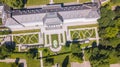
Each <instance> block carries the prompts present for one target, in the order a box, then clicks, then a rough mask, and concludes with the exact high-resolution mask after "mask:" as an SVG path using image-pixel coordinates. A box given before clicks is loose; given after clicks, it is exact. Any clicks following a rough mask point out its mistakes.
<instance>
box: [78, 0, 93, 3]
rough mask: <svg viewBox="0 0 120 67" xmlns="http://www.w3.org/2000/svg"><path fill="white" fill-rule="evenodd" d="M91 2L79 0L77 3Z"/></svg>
mask: <svg viewBox="0 0 120 67" xmlns="http://www.w3.org/2000/svg"><path fill="white" fill-rule="evenodd" d="M86 2H91V0H79V3H86Z"/></svg>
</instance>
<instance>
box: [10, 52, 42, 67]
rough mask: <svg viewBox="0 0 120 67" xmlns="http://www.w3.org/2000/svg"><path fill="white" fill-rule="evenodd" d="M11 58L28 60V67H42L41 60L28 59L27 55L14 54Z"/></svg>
mask: <svg viewBox="0 0 120 67" xmlns="http://www.w3.org/2000/svg"><path fill="white" fill-rule="evenodd" d="M10 58H13V59H16V58H20V59H26V61H27V66H28V67H40V60H39V59H31V58H28V56H27V54H26V53H13V54H11V56H10Z"/></svg>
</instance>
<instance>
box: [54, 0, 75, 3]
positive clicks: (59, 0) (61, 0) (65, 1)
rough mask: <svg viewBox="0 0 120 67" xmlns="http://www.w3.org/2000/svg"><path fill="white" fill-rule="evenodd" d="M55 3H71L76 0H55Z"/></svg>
mask: <svg viewBox="0 0 120 67" xmlns="http://www.w3.org/2000/svg"><path fill="white" fill-rule="evenodd" d="M53 1H54V2H55V3H69V2H76V0H53Z"/></svg>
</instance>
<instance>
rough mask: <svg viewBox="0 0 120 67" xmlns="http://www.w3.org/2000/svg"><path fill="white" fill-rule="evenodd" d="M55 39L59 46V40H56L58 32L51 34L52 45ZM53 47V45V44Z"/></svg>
mask: <svg viewBox="0 0 120 67" xmlns="http://www.w3.org/2000/svg"><path fill="white" fill-rule="evenodd" d="M54 40H56V41H57V44H58V46H59V40H58V34H52V35H51V41H52V45H53V41H54ZM53 47H54V46H53Z"/></svg>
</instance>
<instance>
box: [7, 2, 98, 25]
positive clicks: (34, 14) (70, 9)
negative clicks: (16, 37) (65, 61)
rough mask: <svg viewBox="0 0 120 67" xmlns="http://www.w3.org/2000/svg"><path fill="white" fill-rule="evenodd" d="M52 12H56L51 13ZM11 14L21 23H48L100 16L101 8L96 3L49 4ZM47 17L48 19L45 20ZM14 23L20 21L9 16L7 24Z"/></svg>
mask: <svg viewBox="0 0 120 67" xmlns="http://www.w3.org/2000/svg"><path fill="white" fill-rule="evenodd" d="M48 7H49V8H48ZM51 12H52V13H56V14H54V15H50V13H51ZM48 14H49V15H48ZM11 15H12V17H13V18H14V19H15V20H17V21H18V22H19V23H35V22H42V23H43V22H44V21H45V22H46V23H47V24H53V23H52V22H54V23H55V22H56V23H57V22H62V21H64V20H65V19H75V18H77V19H78V18H99V17H100V15H99V8H98V5H97V4H96V3H87V4H79V5H68V6H64V5H59V6H56V5H55V6H54V5H52V7H51V5H48V6H46V7H43V8H34V9H33V8H32V9H13V10H11ZM46 16H47V17H46ZM45 17H46V20H44V19H45ZM49 17H50V18H49ZM48 18H49V19H48ZM53 20H54V21H53ZM13 24H18V23H16V21H14V20H13V19H12V18H8V19H7V20H6V25H13Z"/></svg>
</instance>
